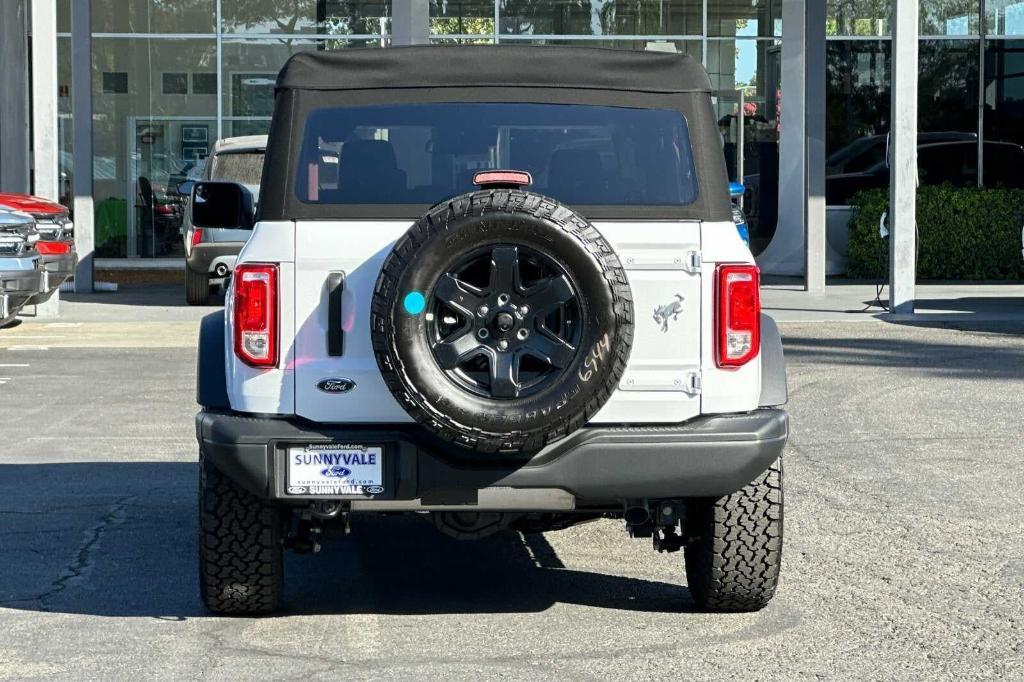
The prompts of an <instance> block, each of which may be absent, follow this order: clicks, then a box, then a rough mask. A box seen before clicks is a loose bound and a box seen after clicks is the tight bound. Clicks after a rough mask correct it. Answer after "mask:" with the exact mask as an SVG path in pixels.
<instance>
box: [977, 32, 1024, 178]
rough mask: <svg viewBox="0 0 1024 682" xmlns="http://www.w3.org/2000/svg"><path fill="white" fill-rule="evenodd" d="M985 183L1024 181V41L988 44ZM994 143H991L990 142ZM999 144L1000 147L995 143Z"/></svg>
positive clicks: (1001, 41) (1002, 41) (985, 105)
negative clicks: (1023, 170)
mask: <svg viewBox="0 0 1024 682" xmlns="http://www.w3.org/2000/svg"><path fill="white" fill-rule="evenodd" d="M984 92H985V99H984V111H983V116H984V127H983V130H984V134H985V141H986V144H985V151H984V156H983V160H982V165H983V167H984V182H985V184H986V185H989V186H1009V187H1021V186H1022V184H1024V175H1022V173H1021V169H1022V168H1024V147H1022V145H1024V40H991V41H988V42H986V44H985V91H984ZM990 143H991V144H990ZM996 145H998V146H996Z"/></svg>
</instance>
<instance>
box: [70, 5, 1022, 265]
mask: <svg viewBox="0 0 1024 682" xmlns="http://www.w3.org/2000/svg"><path fill="white" fill-rule="evenodd" d="M75 1H76V0H57V31H58V33H57V36H58V50H57V53H58V75H57V80H58V109H59V111H58V121H59V124H58V128H59V158H60V173H61V175H60V177H61V195H62V197H67V196H70V193H71V188H72V186H73V182H74V177H73V172H72V164H71V146H72V130H71V128H72V126H71V111H72V97H71V87H70V84H71V63H72V58H71V53H72V49H71V42H72V39H71V3H72V2H75ZM411 1H412V2H416V1H417V0H411ZM408 2H410V0H394V5H393V2H392V0H288V1H286V2H281V1H280V0H92V3H91V4H92V13H91V31H92V45H91V54H92V59H91V67H92V98H93V99H92V108H93V135H92V141H93V174H94V191H93V196H94V201H95V215H96V222H95V242H96V255H97V256H98V257H100V258H104V257H138V258H152V257H157V258H159V257H176V256H178V255H180V248H181V246H180V243H179V241H180V240H177V239H175V238H173V235H159V234H157V235H154V234H150V233H147V231H152V230H153V229H154V228H153V225H154V224H155V223H160V224H162V225H163V228H162V229H163V230H164V231H172V230H173V224H172V223H173V220H170V221H168V220H164V221H162V222H161V221H159V220H157V221H154V216H153V215H152V212H153V211H154V210H161V209H160V208H159V207H160V205H161V203H162V202H169V201H173V198H174V197H173V195H174V188H175V187H176V185H177V183H178V182H180V181H181V180H183V179H184V178H185V177H187V176H188V175H189V174H190V173H191V174H194V173H195V172H196V170H197V168H198V166H199V164H201V163H202V160H203V159H204V158H205V156H206V155H207V154H208V153H209V150H210V149H211V147H212V145H213V143H214V142H215V141H216V140H217V139H219V138H222V137H229V136H236V135H248V134H256V133H263V132H265V131H266V130H267V127H268V124H269V120H270V115H271V111H272V107H273V83H274V78H275V76H276V73H277V71H278V69H279V68H280V67H281V66H282V65H283V64H284V62H285V60H287V59H288V57H289V56H290V55H292V54H294V53H296V52H299V51H304V50H332V49H343V48H351V47H369V48H385V47H388V46H390V45H392V44H395V43H396V42H400V41H396V40H395V36H396V33H397V32H398V31H399V30H400V28H399V27H398V26H397V25H396V22H398V21H400V19H398V18H396V16H395V14H396V10H397V9H399V8H398V3H408ZM422 2H423V3H424V4H426V5H427V7H426V12H422V13H421V14H418V15H417V14H414V15H413V23H414V24H415V23H417V22H418V23H419V24H421V25H414V26H412V35H413V36H414V39H413V40H412V42H424V41H425V42H430V43H449V44H450V43H463V44H470V43H472V44H495V43H514V44H525V45H531V44H532V45H538V44H563V45H590V46H604V47H612V48H624V49H651V50H673V51H678V52H685V53H687V54H691V55H693V56H694V57H696V58H698V59H700V60H701V61H702V62H703V63H704V64H705V66H706V67H707V69H708V72H709V74H710V77H711V82H712V86H713V87H714V89H715V106H716V108H717V115H718V118H719V124H720V128H721V132H722V136H723V140H724V149H725V154H726V159H727V165H728V168H729V172H730V174H731V175H732V176H733V179H737V180H739V179H742V180H743V181H744V183H745V184H746V185H747V187H748V193H747V196H746V199H745V201H746V206H745V208H746V209H747V211H748V213H750V215H751V219H752V220H751V222H752V223H753V235H752V236H753V241H754V247H755V250H757V249H759V248H762V247H763V246H764V245H765V244H767V243H768V241H770V239H771V236H772V234H773V232H774V229H775V224H776V222H777V219H778V213H779V196H780V187H779V184H780V183H779V167H780V166H779V158H780V139H782V138H784V137H785V136H784V135H783V134H782V132H781V125H780V120H781V109H782V106H783V105H784V103H785V102H786V101H787V100H786V99H785V97H784V93H783V91H782V80H783V79H782V70H783V63H782V54H783V41H785V40H786V38H787V32H786V31H785V26H783V21H782V15H783V12H782V5H783V2H782V0H429V2H428V0H422ZM890 4H891V3H889V2H886V1H884V0H828V1H827V3H826V11H825V22H824V26H823V27H818V28H819V29H821V30H823V32H824V36H825V41H826V42H825V92H826V98H825V100H826V101H825V129H826V138H825V140H826V157H827V160H826V196H827V200H828V203H829V204H830V205H832V206H842V205H844V204H845V203H846V202H847V201H848V200H849V197H850V196H851V195H852V194H853V193H854V192H855V191H856V190H857V189H860V188H863V187H864V186H874V185H873V184H872V183H876V184H878V183H882V182H883V180H884V182H885V183H887V182H888V179H887V178H882V177H881V175H882V174H884V157H885V145H886V133H887V132H888V130H889V102H890V92H889V87H888V83H889V72H890V55H891V45H890V36H889V15H890V11H891V7H890ZM920 8H921V9H920V17H921V20H920V34H921V38H920V60H921V70H920V87H919V128H920V132H921V141H922V142H921V143H922V148H921V151H920V156H921V164H922V177H921V181H922V183H928V182H941V181H950V180H954V181H955V182H957V183H960V184H969V183H975V184H1007V183H1012V182H1014V180H1013V179H1012V178H1011V176H1012V175H1015V174H1019V169H1020V168H1021V167H1022V166H1021V165H1020V164H1022V163H1024V148H1022V147H1021V145H1022V143H1024V2H1015V1H1013V0H922V1H921V3H920ZM416 17H421V18H420V19H417V18H416ZM406 20H408V19H407V18H406ZM800 35H801V39H803V37H802V36H803V32H801V34H800ZM925 143H927V144H925ZM929 155H931V157H934V159H932V160H929V158H930V157H929ZM880 162H881V163H882V166H881V168H882V169H883V170H880V168H879V163H880ZM879 186H881V185H880V184H879ZM147 193H151V194H147ZM154 206H156V208H154Z"/></svg>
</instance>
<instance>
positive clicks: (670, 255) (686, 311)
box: [591, 222, 701, 423]
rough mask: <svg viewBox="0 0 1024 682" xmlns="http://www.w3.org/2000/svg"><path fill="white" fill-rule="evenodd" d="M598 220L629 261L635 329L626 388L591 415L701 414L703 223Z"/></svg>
mask: <svg viewBox="0 0 1024 682" xmlns="http://www.w3.org/2000/svg"><path fill="white" fill-rule="evenodd" d="M594 224H595V226H596V227H597V229H598V230H599V231H600V232H601V234H602V235H604V237H605V239H607V240H608V242H609V243H611V245H612V247H613V248H614V249H615V252H616V253H617V254H618V255H619V259H620V260H621V261H622V265H623V267H624V268H625V269H626V275H627V277H628V278H629V286H630V289H631V290H632V292H633V315H634V320H633V324H634V331H633V348H632V350H631V351H630V355H629V364H628V365H627V366H626V371H625V373H624V374H623V376H622V380H621V381H620V382H619V390H618V391H616V392H615V393H614V394H613V395H612V397H611V399H609V400H608V402H607V403H606V404H605V406H604V407H603V408H602V409H601V411H600V412H598V413H597V415H596V416H595V417H594V418H593V419H592V420H591V423H643V422H646V423H658V422H661V423H665V422H669V423H671V422H680V421H683V420H686V419H690V418H691V417H695V416H697V415H698V414H700V393H699V385H700V361H701V329H700V325H701V315H700V309H701V288H700V282H701V279H700V267H699V258H700V223H698V222H643V223H625V222H607V223H605V222H595V223H594ZM655 318H657V319H655Z"/></svg>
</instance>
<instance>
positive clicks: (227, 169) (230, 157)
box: [210, 150, 263, 185]
mask: <svg viewBox="0 0 1024 682" xmlns="http://www.w3.org/2000/svg"><path fill="white" fill-rule="evenodd" d="M262 173H263V151H262V150H253V151H245V152H221V153H219V154H216V155H214V157H213V165H212V166H211V167H210V179H211V180H220V181H222V182H240V183H242V184H243V185H259V184H260V175H261V174H262Z"/></svg>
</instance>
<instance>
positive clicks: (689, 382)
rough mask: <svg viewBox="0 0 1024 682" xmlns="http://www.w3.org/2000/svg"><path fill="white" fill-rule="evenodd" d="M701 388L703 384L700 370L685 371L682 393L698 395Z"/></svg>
mask: <svg viewBox="0 0 1024 682" xmlns="http://www.w3.org/2000/svg"><path fill="white" fill-rule="evenodd" d="M701 388H703V384H702V383H701V375H700V372H687V373H686V377H685V378H684V379H683V393H687V394H689V395H700V391H701Z"/></svg>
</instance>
